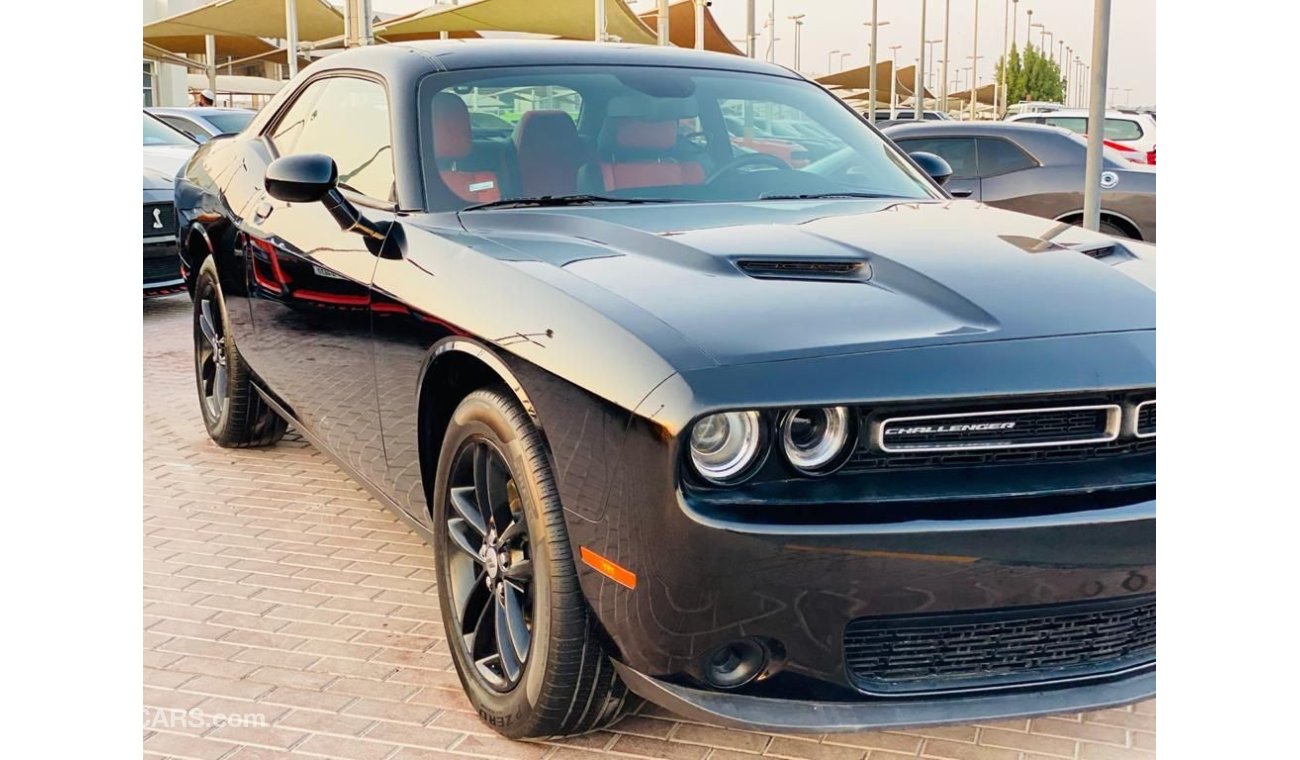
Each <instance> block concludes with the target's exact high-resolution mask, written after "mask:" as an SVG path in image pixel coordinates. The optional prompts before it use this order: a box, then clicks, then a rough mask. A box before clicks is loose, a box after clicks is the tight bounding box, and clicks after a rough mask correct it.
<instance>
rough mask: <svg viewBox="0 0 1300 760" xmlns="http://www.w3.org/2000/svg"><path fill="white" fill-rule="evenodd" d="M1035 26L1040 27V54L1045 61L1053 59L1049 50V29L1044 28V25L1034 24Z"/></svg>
mask: <svg viewBox="0 0 1300 760" xmlns="http://www.w3.org/2000/svg"><path fill="white" fill-rule="evenodd" d="M1034 26H1036V27H1038V29H1039V31H1038V52H1039V54H1041V55H1042V56H1043V58H1045V59H1046V58H1051V57H1052V51H1051V50H1048V49H1047V38H1048V36H1049V35H1051V32H1049V31H1047V27H1046V26H1044V25H1043V24H1034Z"/></svg>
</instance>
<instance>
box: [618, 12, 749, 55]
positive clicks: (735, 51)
mask: <svg viewBox="0 0 1300 760" xmlns="http://www.w3.org/2000/svg"><path fill="white" fill-rule="evenodd" d="M641 21H643V22H645V25H646V26H647V27H649V28H650V29H653V30H654V31H655V33H656V34H658V32H659V12H658V11H657V10H653V11H649V12H647V13H642V14H641ZM668 41H669V42H671V43H673V44H674V45H676V46H677V47H684V48H693V47H695V3H694V2H692V0H678V2H676V3H673V4H672V5H670V6H668ZM704 49H705V50H712V51H713V52H715V53H731V54H732V55H744V54H745V53H744V51H742V50H741V49H740V48H738V47H736V46H735V45H734V44H732V42H731V40H730V39H728V38H727V35H726V34H725V33H724V32H723V31H722V27H721V26H719V25H718V20H717V19H715V18H714V17H713V13H712V12H710V11H709V9H708V8H707V7H706V8H705V9H704Z"/></svg>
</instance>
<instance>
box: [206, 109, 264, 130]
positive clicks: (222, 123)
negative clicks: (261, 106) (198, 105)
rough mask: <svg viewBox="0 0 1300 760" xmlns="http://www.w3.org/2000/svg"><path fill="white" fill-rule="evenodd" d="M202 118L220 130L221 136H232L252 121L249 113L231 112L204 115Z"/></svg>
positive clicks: (251, 115) (251, 114)
mask: <svg viewBox="0 0 1300 760" xmlns="http://www.w3.org/2000/svg"><path fill="white" fill-rule="evenodd" d="M203 118H204V119H206V120H207V121H208V122H210V123H211V124H212V126H214V127H216V128H217V129H218V130H220V132H221V134H223V135H233V134H234V133H236V132H239V131H242V130H243V129H244V127H246V126H248V122H250V121H252V120H253V113H252V112H251V111H247V112H246V111H231V112H230V113H205V114H203Z"/></svg>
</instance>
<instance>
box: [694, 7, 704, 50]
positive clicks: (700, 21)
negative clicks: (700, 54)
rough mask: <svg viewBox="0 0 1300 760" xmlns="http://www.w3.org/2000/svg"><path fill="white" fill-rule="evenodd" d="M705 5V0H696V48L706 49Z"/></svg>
mask: <svg viewBox="0 0 1300 760" xmlns="http://www.w3.org/2000/svg"><path fill="white" fill-rule="evenodd" d="M704 5H705V0H695V49H696V50H703V49H704Z"/></svg>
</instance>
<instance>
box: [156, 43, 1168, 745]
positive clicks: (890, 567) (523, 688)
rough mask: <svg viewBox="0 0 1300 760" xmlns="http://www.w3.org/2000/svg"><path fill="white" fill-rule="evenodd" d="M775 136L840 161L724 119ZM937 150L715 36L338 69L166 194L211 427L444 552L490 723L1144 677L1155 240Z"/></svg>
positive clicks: (336, 63)
mask: <svg viewBox="0 0 1300 760" xmlns="http://www.w3.org/2000/svg"><path fill="white" fill-rule="evenodd" d="M480 114H485V115H486V116H481V115H480ZM774 119H779V120H782V121H785V122H803V123H807V124H809V125H811V127H810V128H812V129H815V130H816V131H818V132H819V133H825V135H826V136H827V138H826V139H831V138H833V139H834V140H835V141H838V143H839V145H838V146H835V147H836V149H848V150H850V151H851V152H852V154H853V161H852V166H851V167H850V168H849V170H845V171H841V172H839V173H838V174H837V175H836V177H835V178H830V177H827V176H822V175H820V174H818V173H817V172H816V171H815V170H814V169H815V164H809V163H807V162H806V161H798V160H790V157H791V156H794V155H797V154H798V151H797V150H796V149H795V148H794V146H792V145H788V144H783V143H781V141H779V140H774V139H772V138H770V137H763V138H761V139H759V138H755V137H754V136H753V135H754V134H755V132H752V131H750V129H749V126H746V127H745V128H743V129H740V130H728V123H732V124H733V125H734V124H735V123H736V120H739V122H740V123H741V124H744V125H753V124H757V123H770V122H771V121H772V120H774ZM502 123H505V124H507V125H513V126H511V127H510V128H509V129H502V128H501V127H500V125H501V124H502ZM484 124H486V125H489V127H490V128H482V127H480V126H476V125H484ZM922 166H925V167H926V170H924V171H923V170H922ZM927 171H928V172H929V175H927V173H926V172H927ZM945 173H946V171H945V169H944V164H943V162H942V161H941V160H939V159H937V158H935V157H934V156H927V155H924V154H918V155H916V156H913V157H909V156H907V155H905V154H904V153H902V152H900V151H899V150H898V149H897V148H896V147H894V146H893V145H892V144H890V143H889V142H888V141H887V140H885V139H883V138H882V137H881V136H880V134H879V133H878V132H877V131H875V130H874V129H873V128H871V127H870V126H869V125H867V124H866V123H865V122H864V121H863V120H862V118H861V117H860V116H858V115H857V114H855V113H854V112H853V111H852V110H850V109H849V108H848V107H846V106H845V105H843V104H842V103H841V102H840V101H838V100H837V99H836V98H834V97H833V96H831V95H830V94H829V93H827V92H826V91H824V90H822V89H821V88H819V87H818V86H816V85H814V84H812V83H810V82H808V81H806V80H804V79H802V78H801V77H799V76H798V75H797V74H794V73H792V72H790V71H788V70H786V69H783V68H780V67H777V66H773V65H769V64H765V63H761V62H757V61H753V60H749V59H745V58H740V57H734V56H726V55H715V54H710V53H703V52H695V51H685V50H675V49H667V48H656V47H638V46H626V45H620V44H594V43H592V44H585V43H569V42H557V41H545V42H541V41H537V42H533V41H503V40H473V41H466V42H461V41H449V42H432V43H413V44H394V45H382V46H375V47H364V48H359V49H354V50H350V51H347V52H343V53H340V54H337V55H333V56H330V57H328V58H326V59H324V60H321V61H318V62H317V63H315V64H313V65H312V66H310V67H308V68H306V69H305V70H304V71H303V72H302V73H301V74H300V75H299V76H298V77H297V78H296V79H295V80H293V81H292V82H291V83H290V85H289V86H287V87H286V88H285V89H284V90H283V91H282V92H281V93H280V94H279V95H278V96H276V98H275V99H274V100H273V101H272V102H271V103H270V104H269V105H268V106H267V107H266V108H264V109H263V110H262V111H261V113H259V114H258V116H257V117H256V118H255V119H254V120H253V122H252V123H251V124H250V125H249V126H248V128H247V129H245V130H244V131H243V132H242V133H241V134H239V135H235V136H230V137H218V138H215V139H213V140H211V141H210V142H208V143H206V144H204V145H203V146H202V147H201V148H199V150H198V151H197V153H196V154H195V156H194V158H193V159H192V160H191V161H190V162H189V164H188V165H187V167H186V168H185V170H184V171H183V173H182V174H181V176H180V177H179V178H178V179H177V187H176V191H177V195H176V197H177V212H178V215H179V227H180V232H181V243H180V247H181V254H182V259H183V271H184V272H185V276H186V279H187V284H188V285H189V287H190V292H191V293H193V294H194V347H195V354H194V356H195V369H196V375H197V384H198V394H199V400H200V404H199V406H200V409H201V412H202V415H203V421H204V423H205V424H206V426H207V430H208V432H209V433H210V434H211V436H212V438H213V439H214V440H215V441H216V442H217V443H218V444H220V445H222V446H263V445H270V444H273V443H275V442H276V441H277V440H278V439H279V438H280V436H281V435H283V433H284V431H285V428H286V426H287V425H288V424H293V425H294V426H295V427H296V428H297V429H299V430H301V431H302V433H303V434H304V435H306V436H307V437H308V438H310V439H311V440H312V441H314V442H315V443H316V444H317V445H318V446H319V447H320V448H322V449H323V450H325V451H327V452H329V453H330V454H331V455H333V456H334V457H335V458H337V460H338V461H339V462H340V463H341V464H342V465H343V466H345V467H346V468H347V469H348V470H349V471H350V472H351V473H352V474H353V475H354V476H355V477H356V479H357V480H358V482H360V483H362V484H364V485H365V486H366V487H367V488H369V489H370V490H371V491H373V492H374V494H375V496H376V497H377V498H378V499H380V500H381V501H383V502H384V503H385V504H386V505H388V506H389V507H391V508H392V509H394V510H395V511H396V512H397V513H398V514H400V515H401V516H402V517H404V518H405V519H406V520H407V521H409V523H410V524H411V525H412V526H413V527H414V528H415V529H416V530H417V531H419V532H420V533H421V534H422V535H424V536H425V537H426V538H427V539H428V540H429V542H430V543H431V544H432V546H433V548H434V552H435V554H436V566H437V579H438V597H439V601H440V604H441V606H442V615H443V620H444V623H445V626H446V638H447V646H448V648H449V650H450V652H451V655H452V657H453V659H454V661H455V664H456V667H457V669H458V671H459V674H460V677H461V680H462V682H463V683H464V686H465V689H466V691H467V692H468V694H469V697H470V699H471V701H472V702H473V704H474V706H475V707H476V709H477V710H478V711H479V713H480V715H481V716H482V717H483V719H484V720H485V721H487V722H488V723H489V724H491V725H492V726H493V727H495V728H496V729H497V730H499V731H500V732H501V733H503V734H505V735H507V736H511V737H526V736H544V735H558V734H570V733H577V732H582V731H587V730H591V729H593V728H596V727H599V726H602V725H606V724H608V723H609V722H610V721H612V720H614V719H616V718H617V717H618V716H619V714H620V712H621V711H622V709H623V707H624V706H625V704H626V703H627V701H628V700H629V698H630V697H631V696H632V695H637V696H640V697H642V698H645V699H649V700H652V701H654V702H656V703H658V704H660V705H663V706H665V707H667V708H670V709H672V710H675V711H678V712H680V713H683V714H685V715H688V716H693V717H696V718H699V719H702V720H706V721H711V722H715V723H723V724H731V725H742V726H749V727H764V728H769V729H779V730H809V731H836V730H854V729H863V728H870V727H880V726H896V725H920V724H934V723H952V722H968V721H974V720H984V719H992V718H999V717H1008V716H1023V715H1031V714H1039V713H1049V712H1061V711H1072V710H1080V709H1091V708H1098V707H1103V706H1108V705H1118V704H1122V703H1127V702H1131V701H1134V700H1137V699H1142V698H1145V697H1149V696H1151V695H1152V694H1154V692H1155V474H1156V471H1155V462H1156V447H1155V441H1156V439H1155V434H1156V429H1155V425H1156V422H1155V398H1156V388H1155V381H1156V374H1155V249H1154V247H1152V246H1150V245H1145V244H1142V243H1136V242H1132V241H1120V240H1117V239H1114V238H1111V237H1108V236H1103V235H1099V234H1096V233H1092V232H1088V231H1086V230H1083V229H1080V228H1077V227H1073V226H1070V225H1066V224H1060V223H1055V222H1051V221H1048V220H1044V219H1040V218H1035V217H1031V216H1026V215H1021V214H1017V213H1012V212H1008V211H1002V210H998V209H994V208H990V207H987V206H984V205H981V204H979V203H977V202H975V201H969V200H954V199H953V198H951V197H950V196H948V195H947V194H946V193H945V191H944V190H943V189H942V188H941V186H940V182H941V180H942V179H943V175H944V174H945ZM930 175H933V178H932V176H930Z"/></svg>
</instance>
